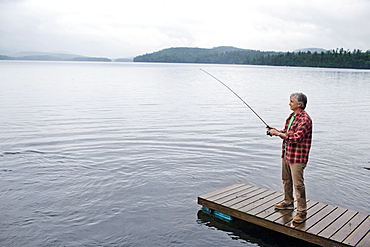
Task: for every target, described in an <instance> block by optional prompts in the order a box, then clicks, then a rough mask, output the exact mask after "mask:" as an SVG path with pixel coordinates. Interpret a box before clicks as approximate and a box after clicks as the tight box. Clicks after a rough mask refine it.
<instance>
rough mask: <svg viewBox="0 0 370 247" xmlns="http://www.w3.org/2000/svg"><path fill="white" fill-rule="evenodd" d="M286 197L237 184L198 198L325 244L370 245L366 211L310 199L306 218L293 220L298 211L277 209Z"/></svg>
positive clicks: (227, 211)
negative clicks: (301, 221) (303, 220)
mask: <svg viewBox="0 0 370 247" xmlns="http://www.w3.org/2000/svg"><path fill="white" fill-rule="evenodd" d="M282 200H283V194H282V193H278V192H275V191H271V190H267V189H263V188H259V187H255V186H251V185H246V184H237V185H232V186H228V187H226V188H224V189H219V190H216V191H214V192H210V193H207V194H205V195H203V196H200V197H198V203H199V204H200V205H203V206H204V207H207V208H210V209H212V210H215V211H218V212H221V213H224V214H227V215H230V216H233V217H235V218H239V219H241V220H245V221H248V222H250V223H253V224H256V225H259V226H262V227H266V228H268V229H271V230H274V231H277V232H280V233H283V234H286V235H289V236H292V237H296V238H299V239H303V240H305V241H308V242H310V243H315V244H319V245H322V246H356V247H360V246H370V245H369V242H370V233H369V225H370V217H369V215H367V214H364V213H360V212H355V211H352V210H348V209H344V208H339V207H336V206H332V205H328V204H325V203H321V202H315V201H312V200H307V219H306V221H305V222H303V223H301V224H297V223H293V222H292V219H293V217H294V215H295V210H276V209H275V208H274V204H276V203H279V202H281V201H282Z"/></svg>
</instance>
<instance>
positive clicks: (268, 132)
mask: <svg viewBox="0 0 370 247" xmlns="http://www.w3.org/2000/svg"><path fill="white" fill-rule="evenodd" d="M200 70H201V71H203V72H204V73H206V74H207V75H209V76H211V77H213V78H214V79H216V80H217V81H218V82H220V83H221V84H222V85H224V86H225V87H226V88H227V89H229V90H230V91H231V92H232V93H233V94H235V96H236V97H238V98H239V99H240V100H241V101H242V102H243V103H244V104H245V105H246V106H248V108H249V109H250V110H251V111H252V112H253V113H254V114H256V116H257V117H258V118H259V119H260V120H261V121H262V123H264V124H265V125H266V127H267V128H268V129H271V127H270V126H269V125H268V124H267V123H266V122H265V121H264V120H263V119H262V118H261V117H260V115H258V114H257V112H255V111H254V110H253V108H252V107H250V106H249V105H248V104H247V102H245V101H244V100H243V99H242V98H241V97H240V96H239V95H238V94H237V93H235V92H234V91H233V90H232V89H231V88H230V87H229V86H227V85H226V84H225V83H223V82H222V81H221V80H219V79H218V78H217V77H215V76H214V75H212V74H210V73H208V72H207V71H205V70H204V69H200ZM266 134H267V135H269V136H272V135H271V134H270V131H269V130H267V133H266Z"/></svg>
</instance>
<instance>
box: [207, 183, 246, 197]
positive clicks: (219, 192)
mask: <svg viewBox="0 0 370 247" xmlns="http://www.w3.org/2000/svg"><path fill="white" fill-rule="evenodd" d="M240 186H246V184H233V185H230V186H228V187H226V188H222V189H219V190H216V191H212V192H209V193H207V194H204V195H202V196H200V197H201V198H205V199H209V198H211V197H212V196H214V195H218V194H222V193H224V192H225V191H229V190H231V189H234V188H238V187H240Z"/></svg>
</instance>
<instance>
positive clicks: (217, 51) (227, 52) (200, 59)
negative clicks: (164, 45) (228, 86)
mask: <svg viewBox="0 0 370 247" xmlns="http://www.w3.org/2000/svg"><path fill="white" fill-rule="evenodd" d="M269 54H278V53H276V52H261V51H256V50H246V49H240V48H236V47H231V46H220V47H215V48H212V49H206V48H187V47H175V48H168V49H164V50H161V51H158V52H153V53H150V54H145V55H141V56H137V57H135V58H134V62H163V63H217V64H247V63H249V62H250V60H251V59H252V58H257V57H263V56H266V55H269Z"/></svg>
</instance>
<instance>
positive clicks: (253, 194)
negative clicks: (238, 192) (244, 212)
mask: <svg viewBox="0 0 370 247" xmlns="http://www.w3.org/2000/svg"><path fill="white" fill-rule="evenodd" d="M266 191H267V190H266V189H262V188H258V189H256V190H253V191H251V192H250V193H246V194H244V195H242V196H240V198H239V199H240V200H238V201H237V202H236V201H229V202H226V203H224V204H223V205H224V206H226V207H231V206H233V207H234V208H238V207H241V206H243V205H245V204H248V203H249V202H250V201H251V200H253V199H254V198H255V197H256V196H258V195H260V194H261V193H264V192H266Z"/></svg>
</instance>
